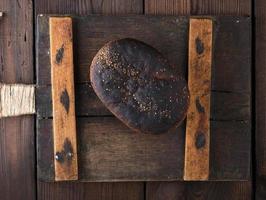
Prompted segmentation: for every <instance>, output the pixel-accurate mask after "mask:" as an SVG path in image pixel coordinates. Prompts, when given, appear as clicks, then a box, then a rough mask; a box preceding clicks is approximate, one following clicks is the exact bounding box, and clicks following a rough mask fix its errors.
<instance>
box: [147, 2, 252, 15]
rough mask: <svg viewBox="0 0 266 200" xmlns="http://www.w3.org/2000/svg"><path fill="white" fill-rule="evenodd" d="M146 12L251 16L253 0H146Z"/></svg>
mask: <svg viewBox="0 0 266 200" xmlns="http://www.w3.org/2000/svg"><path fill="white" fill-rule="evenodd" d="M145 14H159V15H161V14H163V15H165V14H167V15H187V14H191V15H219V16H221V15H234V16H237V15H242V16H243V15H248V16H249V15H250V14H251V0H233V1H232V0H180V1H175V0H152V1H151V0H145Z"/></svg>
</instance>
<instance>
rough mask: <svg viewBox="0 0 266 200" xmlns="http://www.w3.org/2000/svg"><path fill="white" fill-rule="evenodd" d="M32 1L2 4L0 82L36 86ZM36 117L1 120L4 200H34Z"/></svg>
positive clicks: (0, 164)
mask: <svg viewBox="0 0 266 200" xmlns="http://www.w3.org/2000/svg"><path fill="white" fill-rule="evenodd" d="M32 4H33V3H32V1H29V0H20V1H16V0H1V1H0V10H1V12H4V15H3V17H1V18H0V47H1V48H0V82H1V83H25V84H33V83H34V82H33V81H34V67H33V54H32V53H33V41H34V40H33V17H32V15H33V6H32ZM34 142H35V134H34V117H33V116H22V117H15V118H14V117H12V118H5V119H1V120H0V199H1V200H10V199H12V200H20V199H21V198H23V199H28V200H34V199H35V193H36V187H35V186H36V184H35V183H36V180H35V152H34V148H35V145H34Z"/></svg>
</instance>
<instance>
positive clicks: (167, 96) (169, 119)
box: [90, 38, 189, 134]
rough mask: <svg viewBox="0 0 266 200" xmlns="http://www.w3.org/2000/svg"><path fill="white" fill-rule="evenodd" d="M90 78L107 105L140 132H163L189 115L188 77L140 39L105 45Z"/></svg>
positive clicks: (95, 58)
mask: <svg viewBox="0 0 266 200" xmlns="http://www.w3.org/2000/svg"><path fill="white" fill-rule="evenodd" d="M90 80H91V83H92V87H93V89H94V91H95V92H96V94H97V96H98V97H99V98H100V100H101V101H102V102H103V103H104V104H105V106H106V107H107V108H108V109H109V110H110V111H111V112H112V113H113V114H114V115H115V116H116V117H118V118H119V119H120V120H121V121H122V122H124V123H125V124H126V125H127V126H129V127H130V128H132V129H134V130H136V131H138V132H143V133H153V134H158V133H164V132H167V131H168V130H169V129H171V128H174V127H176V126H177V125H179V124H180V123H181V122H182V121H183V119H184V118H185V116H186V113H187V109H188V105H189V91H188V87H187V82H186V80H185V79H184V78H183V77H181V76H180V75H178V74H177V73H176V72H175V70H174V68H173V67H172V66H171V65H170V64H169V63H168V61H167V59H165V58H164V57H163V56H162V54H161V53H160V52H158V51H157V50H156V49H154V48H153V47H151V46H149V45H147V44H145V43H143V42H140V41H138V40H135V39H130V38H126V39H120V40H116V41H111V42H109V43H107V44H106V45H104V46H103V47H102V48H101V49H100V50H99V51H98V53H97V54H96V56H95V57H94V59H93V61H92V64H91V67H90Z"/></svg>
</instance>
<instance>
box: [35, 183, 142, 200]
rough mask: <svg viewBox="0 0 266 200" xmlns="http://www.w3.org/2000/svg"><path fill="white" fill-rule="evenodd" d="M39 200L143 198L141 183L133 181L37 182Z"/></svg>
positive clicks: (122, 199) (123, 199)
mask: <svg viewBox="0 0 266 200" xmlns="http://www.w3.org/2000/svg"><path fill="white" fill-rule="evenodd" d="M38 187H39V188H40V191H39V198H38V199H39V200H51V199H56V200H76V199H77V200H82V199H84V200H86V199H89V200H100V199H101V200H125V199H127V200H144V195H143V192H144V190H143V184H141V183H138V182H134V183H132V182H131V183H78V184H77V183H69V182H68V183H66V182H59V183H58V182H57V183H53V184H52V183H42V182H39V183H38Z"/></svg>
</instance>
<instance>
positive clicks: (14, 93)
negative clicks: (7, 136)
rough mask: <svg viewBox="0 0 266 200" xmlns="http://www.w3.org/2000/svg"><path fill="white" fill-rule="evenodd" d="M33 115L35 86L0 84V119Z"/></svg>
mask: <svg viewBox="0 0 266 200" xmlns="http://www.w3.org/2000/svg"><path fill="white" fill-rule="evenodd" d="M29 114H35V86H34V85H24V84H0V118H1V117H12V116H13V117H14V116H19V115H29Z"/></svg>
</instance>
